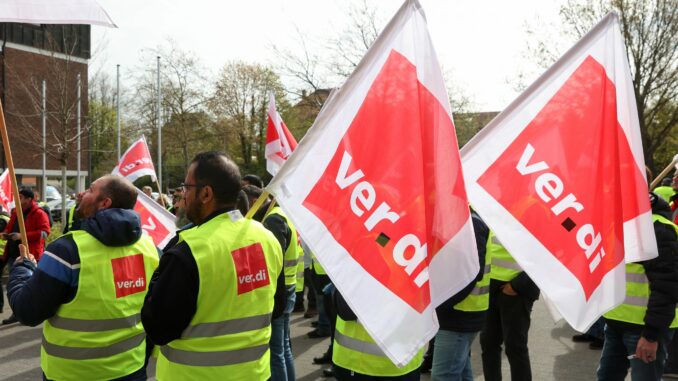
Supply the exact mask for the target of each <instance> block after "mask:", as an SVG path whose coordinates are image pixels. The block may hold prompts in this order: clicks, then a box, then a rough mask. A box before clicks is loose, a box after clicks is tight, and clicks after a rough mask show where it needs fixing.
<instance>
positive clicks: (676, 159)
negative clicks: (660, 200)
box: [650, 155, 678, 190]
mask: <svg viewBox="0 0 678 381" xmlns="http://www.w3.org/2000/svg"><path fill="white" fill-rule="evenodd" d="M676 164H678V155H676V156H674V157H673V160H672V161H671V163H669V165H667V166H666V168H664V170H663V171H662V172H661V173H660V174H659V175H658V176H657V177H655V179H654V180H652V183H650V190H653V189H654V187H656V186H657V184H659V182H660V181H662V179H663V178H664V176H666V175H668V174H669V172H671V169H672V168H673V167H675V166H676Z"/></svg>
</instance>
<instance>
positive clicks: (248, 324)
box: [181, 314, 271, 339]
mask: <svg viewBox="0 0 678 381" xmlns="http://www.w3.org/2000/svg"><path fill="white" fill-rule="evenodd" d="M270 324H271V315H270V314H264V315H257V316H250V317H244V318H239V319H231V320H226V321H219V322H212V323H202V324H197V325H191V326H188V327H187V328H186V329H185V330H184V332H182V333H181V338H184V339H185V338H196V337H216V336H223V335H232V334H234V333H241V332H247V331H254V330H257V329H262V328H266V327H267V326H269V325H270Z"/></svg>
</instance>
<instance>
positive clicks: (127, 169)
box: [111, 135, 157, 182]
mask: <svg viewBox="0 0 678 381" xmlns="http://www.w3.org/2000/svg"><path fill="white" fill-rule="evenodd" d="M111 174H113V175H118V176H122V177H124V178H126V179H127V180H129V181H132V182H134V181H135V180H136V179H138V178H139V177H143V176H151V179H152V180H153V181H156V179H157V176H156V174H155V167H154V166H153V159H151V153H150V152H149V150H148V145H147V144H146V138H145V137H144V136H143V135H141V138H139V140H137V141H135V142H134V143H132V145H131V146H130V147H129V148H128V149H127V151H125V153H124V154H123V155H122V157H121V158H120V161H119V162H118V165H116V166H115V168H113V172H111Z"/></svg>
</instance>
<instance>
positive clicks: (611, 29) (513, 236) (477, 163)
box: [461, 13, 657, 331]
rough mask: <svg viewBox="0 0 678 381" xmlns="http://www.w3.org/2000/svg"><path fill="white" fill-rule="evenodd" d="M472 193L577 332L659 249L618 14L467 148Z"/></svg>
mask: <svg viewBox="0 0 678 381" xmlns="http://www.w3.org/2000/svg"><path fill="white" fill-rule="evenodd" d="M461 153H462V163H463V166H464V175H465V179H466V184H467V187H468V188H467V189H468V192H469V198H470V200H471V203H472V204H473V206H474V208H475V209H476V210H477V211H478V213H479V214H480V215H481V216H482V217H483V219H484V220H485V221H486V222H487V223H488V225H489V226H490V227H491V228H492V230H494V232H495V233H496V235H497V236H498V237H499V239H501V241H502V243H503V244H504V246H505V247H506V249H507V250H508V251H509V252H510V253H511V254H512V255H513V256H514V257H515V259H516V260H517V261H518V263H519V264H520V266H521V267H522V268H523V269H524V270H525V271H527V273H528V274H529V275H530V277H531V278H532V279H533V280H534V281H535V282H536V283H537V285H538V286H539V288H540V289H541V291H542V292H543V293H544V294H546V295H547V296H548V298H549V299H550V300H551V301H552V302H553V303H554V304H555V306H556V307H557V309H558V311H559V312H560V313H561V314H562V316H563V317H564V318H565V319H566V320H567V322H568V323H569V324H570V325H572V327H574V328H575V329H576V330H578V331H586V329H587V328H588V327H589V326H590V325H591V324H592V323H593V322H595V320H596V319H598V317H599V316H600V315H601V314H602V313H604V312H606V311H608V310H610V309H612V308H613V307H615V306H616V305H618V304H620V303H621V302H622V301H623V300H624V294H625V291H624V290H625V286H624V281H625V268H624V265H625V262H635V261H640V260H646V259H650V258H653V257H655V256H656V255H657V246H656V242H655V236H654V231H653V228H652V215H651V213H652V211H651V209H650V205H649V199H648V192H647V181H646V179H645V175H644V168H645V164H644V160H643V149H642V145H641V140H640V128H639V122H638V114H637V109H636V101H635V97H634V92H633V84H632V81H631V74H630V69H629V65H628V61H627V58H626V49H625V47H624V42H623V39H622V36H621V33H620V29H619V21H618V19H617V15H616V14H614V13H611V14H609V15H607V16H606V17H605V18H604V19H603V20H602V21H601V22H600V23H599V24H598V25H596V26H595V27H594V28H593V29H592V30H591V31H590V32H589V33H588V34H587V35H586V36H584V37H583V38H582V39H581V40H580V41H579V42H578V43H577V44H576V45H575V46H574V47H573V48H571V49H570V50H569V51H568V52H567V53H566V54H565V55H564V56H563V57H562V58H561V59H560V60H558V62H556V63H555V64H554V65H553V66H552V67H551V68H550V69H549V70H548V71H546V73H544V74H543V75H542V76H541V77H540V78H539V79H538V80H537V81H536V82H535V83H534V84H532V86H530V87H529V88H528V89H527V90H526V91H525V92H524V93H523V94H522V95H520V96H519V97H518V98H517V99H516V100H515V101H514V102H513V103H512V104H511V105H510V106H509V107H508V108H507V109H506V110H504V111H503V112H502V113H501V114H500V115H498V116H497V117H496V118H495V119H494V120H493V121H492V122H490V124H488V125H487V126H486V127H485V128H484V129H483V130H482V131H481V132H480V133H479V134H478V135H477V136H476V137H475V138H474V139H473V140H472V141H471V142H469V143H468V144H467V145H466V146H464V147H463V149H462V151H461Z"/></svg>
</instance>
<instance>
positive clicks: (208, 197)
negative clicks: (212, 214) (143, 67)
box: [200, 185, 214, 204]
mask: <svg viewBox="0 0 678 381" xmlns="http://www.w3.org/2000/svg"><path fill="white" fill-rule="evenodd" d="M212 199H214V189H212V186H210V185H205V186H203V187H202V189H200V200H201V201H202V203H203V204H207V203H209V202H210V201H212Z"/></svg>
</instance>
